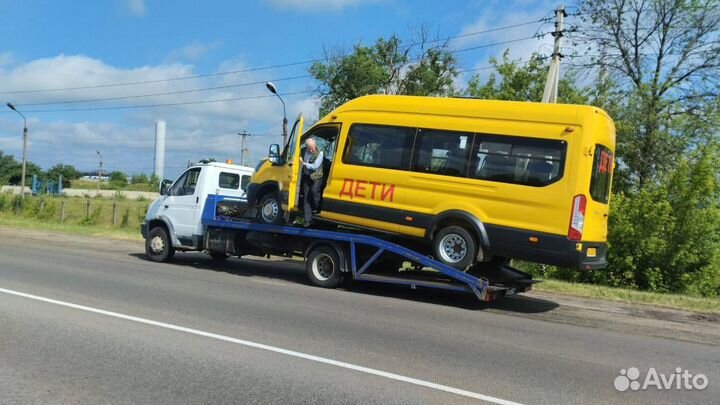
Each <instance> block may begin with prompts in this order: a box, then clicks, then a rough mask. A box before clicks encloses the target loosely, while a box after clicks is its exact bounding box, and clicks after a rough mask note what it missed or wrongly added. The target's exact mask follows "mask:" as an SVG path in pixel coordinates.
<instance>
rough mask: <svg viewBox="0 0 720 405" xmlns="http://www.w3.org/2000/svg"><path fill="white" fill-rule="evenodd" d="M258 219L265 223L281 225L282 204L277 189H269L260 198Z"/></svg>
mask: <svg viewBox="0 0 720 405" xmlns="http://www.w3.org/2000/svg"><path fill="white" fill-rule="evenodd" d="M257 216H258V219H259V220H260V221H261V222H263V223H266V224H273V225H282V223H283V221H284V217H283V209H282V205H280V198H279V194H278V192H277V191H271V192H269V193H266V194H264V195H263V196H262V197H261V198H260V209H259V210H258V214H257Z"/></svg>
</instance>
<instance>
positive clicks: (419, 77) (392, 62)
mask: <svg viewBox="0 0 720 405" xmlns="http://www.w3.org/2000/svg"><path fill="white" fill-rule="evenodd" d="M420 37H421V39H420V41H419V42H417V43H413V44H409V45H404V44H403V42H402V40H401V39H400V38H398V37H397V36H395V35H393V36H391V37H390V38H389V39H384V38H380V39H378V40H377V41H375V43H374V44H373V45H371V46H363V45H355V46H354V47H353V50H352V52H351V53H350V54H345V53H343V52H338V51H335V52H326V60H325V61H324V62H316V63H314V64H313V65H312V66H310V74H311V75H312V76H313V77H314V78H315V80H317V81H318V83H319V84H318V87H317V89H316V93H317V94H318V95H319V96H320V98H321V106H320V114H321V116H322V115H325V114H327V113H328V112H330V111H331V110H333V109H335V108H336V107H338V106H339V105H341V104H343V103H345V102H346V101H348V100H352V99H354V98H357V97H360V96H364V95H367V94H407V95H420V96H446V95H451V94H454V92H455V90H454V87H453V81H454V79H455V77H456V76H457V74H458V71H457V62H456V60H455V57H454V56H453V55H452V53H450V52H449V50H448V48H447V43H446V42H445V43H444V42H439V41H437V40H432V41H431V40H428V34H427V30H426V29H421V33H420ZM429 44H433V45H431V46H428V45H429Z"/></svg>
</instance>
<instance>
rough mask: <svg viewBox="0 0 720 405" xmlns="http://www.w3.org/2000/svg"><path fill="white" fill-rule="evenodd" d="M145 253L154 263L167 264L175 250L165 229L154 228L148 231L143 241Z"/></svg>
mask: <svg viewBox="0 0 720 405" xmlns="http://www.w3.org/2000/svg"><path fill="white" fill-rule="evenodd" d="M145 253H146V254H147V255H148V257H149V258H150V260H152V261H154V262H167V261H170V260H171V259H172V258H173V256H174V255H175V248H174V247H173V246H172V242H171V241H170V237H169V236H168V233H167V231H166V230H165V228H163V227H161V226H156V227H154V228H152V229H151V230H150V232H149V233H148V237H147V239H145Z"/></svg>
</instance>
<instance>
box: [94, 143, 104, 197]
mask: <svg viewBox="0 0 720 405" xmlns="http://www.w3.org/2000/svg"><path fill="white" fill-rule="evenodd" d="M95 153H97V155H98V157H99V158H100V166H98V181H97V195H100V181H101V180H102V153H100V151H99V150H96V151H95Z"/></svg>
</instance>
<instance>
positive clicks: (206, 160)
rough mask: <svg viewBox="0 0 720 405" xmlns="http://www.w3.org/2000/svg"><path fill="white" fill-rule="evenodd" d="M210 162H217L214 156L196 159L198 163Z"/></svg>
mask: <svg viewBox="0 0 720 405" xmlns="http://www.w3.org/2000/svg"><path fill="white" fill-rule="evenodd" d="M212 162H217V160H215V158H207V159H200V160H198V163H200V164H208V163H212ZM189 166H190V165H188V167H189Z"/></svg>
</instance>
